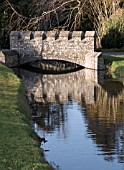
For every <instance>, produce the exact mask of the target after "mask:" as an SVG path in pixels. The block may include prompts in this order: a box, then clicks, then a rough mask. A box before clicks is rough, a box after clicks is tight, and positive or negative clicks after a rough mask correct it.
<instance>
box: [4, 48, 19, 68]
mask: <svg viewBox="0 0 124 170" xmlns="http://www.w3.org/2000/svg"><path fill="white" fill-rule="evenodd" d="M3 54H4V56H5V65H6V66H8V67H15V66H18V60H19V55H18V52H17V51H15V50H5V51H3Z"/></svg>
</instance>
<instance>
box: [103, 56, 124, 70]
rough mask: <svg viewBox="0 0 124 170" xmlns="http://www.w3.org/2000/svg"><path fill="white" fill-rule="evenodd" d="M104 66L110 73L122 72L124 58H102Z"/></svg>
mask: <svg viewBox="0 0 124 170" xmlns="http://www.w3.org/2000/svg"><path fill="white" fill-rule="evenodd" d="M103 58H104V62H105V65H106V66H107V67H108V68H109V69H110V70H111V71H119V72H120V71H121V72H124V56H103Z"/></svg>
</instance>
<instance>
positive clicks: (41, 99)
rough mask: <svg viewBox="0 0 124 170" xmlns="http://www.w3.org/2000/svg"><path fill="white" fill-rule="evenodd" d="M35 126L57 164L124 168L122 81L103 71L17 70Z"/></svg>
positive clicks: (80, 169) (85, 169)
mask: <svg viewBox="0 0 124 170" xmlns="http://www.w3.org/2000/svg"><path fill="white" fill-rule="evenodd" d="M19 75H20V76H21V78H22V80H23V82H24V85H25V87H26V89H27V96H28V100H29V102H30V106H31V108H32V124H33V128H34V130H35V132H36V133H37V134H38V136H39V137H40V138H45V140H46V141H44V142H41V148H42V149H43V150H44V153H45V157H46V159H47V161H48V162H49V163H50V164H51V165H52V166H53V167H55V168H56V169H58V170H92V169H94V170H105V169H106V170H124V85H123V79H122V80H120V81H117V80H116V79H112V77H111V79H110V75H107V74H106V73H104V72H96V71H91V70H86V69H82V70H78V71H76V72H71V73H66V74H43V73H35V72H31V71H28V70H23V69H20V70H19Z"/></svg>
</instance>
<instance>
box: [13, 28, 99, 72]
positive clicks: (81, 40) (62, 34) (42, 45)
mask: <svg viewBox="0 0 124 170" xmlns="http://www.w3.org/2000/svg"><path fill="white" fill-rule="evenodd" d="M95 47H96V35H95V31H86V33H85V34H84V33H83V32H82V31H73V32H69V31H48V32H44V31H35V32H32V31H12V32H11V34H10V48H11V50H15V51H17V52H18V53H19V56H20V61H19V62H20V64H23V63H26V62H31V61H35V60H42V59H54V60H65V61H69V62H73V63H76V64H79V65H82V66H85V65H86V67H87V66H88V68H92V69H99V68H98V67H99V66H98V64H96V63H95V64H94V62H96V59H94V57H95V56H97V58H98V57H99V56H100V53H99V54H98V53H96V52H95ZM89 60H90V64H89V65H87V64H88V61H89Z"/></svg>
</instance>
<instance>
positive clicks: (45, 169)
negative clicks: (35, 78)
mask: <svg viewBox="0 0 124 170" xmlns="http://www.w3.org/2000/svg"><path fill="white" fill-rule="evenodd" d="M28 112H29V108H28V104H27V103H26V99H25V90H24V88H23V86H22V83H21V82H20V80H19V79H18V77H17V76H15V75H14V74H13V72H12V70H11V69H9V68H7V67H5V66H4V65H2V64H0V170H7V169H8V170H11V169H12V170H51V169H52V168H51V167H50V166H49V165H48V163H47V162H46V161H45V159H44V154H43V151H42V150H41V149H40V147H39V146H40V144H39V143H38V139H37V136H36V134H35V133H34V132H33V129H32V127H31V125H30V122H29V119H28V114H27V113H28Z"/></svg>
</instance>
